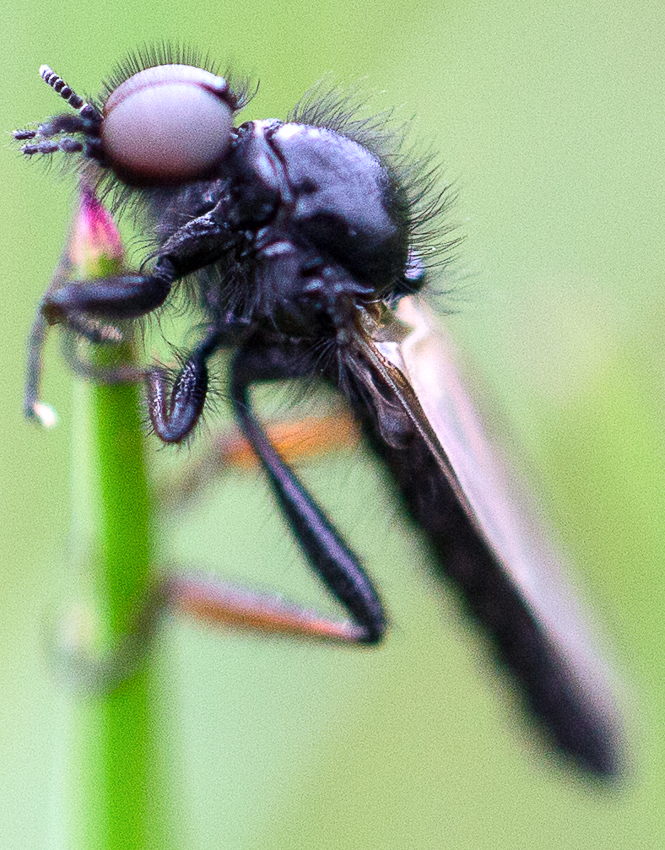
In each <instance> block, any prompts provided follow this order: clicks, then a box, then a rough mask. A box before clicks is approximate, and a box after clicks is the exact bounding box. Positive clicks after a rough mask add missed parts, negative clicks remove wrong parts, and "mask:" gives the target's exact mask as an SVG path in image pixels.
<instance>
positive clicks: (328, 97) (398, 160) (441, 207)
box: [287, 80, 463, 272]
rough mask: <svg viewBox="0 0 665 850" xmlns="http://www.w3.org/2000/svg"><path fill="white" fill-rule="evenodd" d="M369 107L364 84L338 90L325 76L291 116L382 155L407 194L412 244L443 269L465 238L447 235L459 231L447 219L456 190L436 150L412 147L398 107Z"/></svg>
mask: <svg viewBox="0 0 665 850" xmlns="http://www.w3.org/2000/svg"><path fill="white" fill-rule="evenodd" d="M369 106H370V98H368V97H367V95H366V94H364V92H363V91H362V87H361V85H360V84H356V85H354V86H351V87H348V88H346V89H339V88H334V87H332V83H331V81H330V80H322V81H321V82H319V83H317V84H316V85H315V86H313V87H312V88H311V89H309V90H308V91H307V92H305V94H304V95H303V97H302V98H301V99H300V101H299V102H298V103H297V104H296V106H295V107H294V109H292V110H291V111H290V113H289V115H288V118H287V120H288V121H290V122H293V123H296V124H307V125H310V126H313V127H324V128H326V129H328V130H333V131H334V132H336V133H340V134H341V135H343V136H346V137H347V138H349V139H352V140H353V141H354V142H357V143H358V144H359V145H362V146H363V147H364V148H367V150H369V151H370V152H371V153H373V154H374V155H375V156H376V157H377V158H379V159H380V160H381V162H382V163H383V164H384V165H385V166H386V167H387V168H388V169H389V171H390V172H391V173H392V175H393V178H394V180H395V183H396V185H398V186H401V187H402V190H403V192H404V211H403V212H404V215H405V217H406V221H407V226H408V229H409V236H410V238H409V242H410V245H411V247H412V248H413V250H414V252H415V253H416V254H417V255H418V256H419V257H420V259H421V260H422V261H423V262H424V263H425V265H426V267H427V269H428V270H429V271H430V272H431V271H435V270H441V269H443V268H445V267H446V266H447V265H448V264H449V263H450V262H452V261H453V260H454V259H455V257H454V254H453V253H452V252H453V249H454V248H455V247H457V245H459V243H460V242H461V241H462V239H463V237H462V236H455V237H453V238H450V239H449V238H447V237H448V235H449V234H451V233H453V232H454V231H455V230H456V229H457V225H456V224H455V223H454V222H451V221H449V220H448V219H449V213H450V210H451V208H452V207H453V206H454V204H455V200H456V198H457V193H456V191H455V190H454V188H453V187H452V186H450V185H447V184H446V183H445V181H444V180H443V177H442V169H441V167H440V166H439V165H438V164H437V163H436V156H435V154H434V153H433V152H427V151H426V152H425V153H424V154H423V153H420V152H417V151H416V150H415V149H414V147H413V146H410V145H409V143H408V138H409V127H408V126H407V124H406V122H404V121H400V120H398V119H397V118H396V116H395V110H394V109H385V110H383V111H382V112H378V113H376V112H374V113H372V112H371V111H370V110H369Z"/></svg>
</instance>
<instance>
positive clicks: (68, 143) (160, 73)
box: [14, 62, 246, 187]
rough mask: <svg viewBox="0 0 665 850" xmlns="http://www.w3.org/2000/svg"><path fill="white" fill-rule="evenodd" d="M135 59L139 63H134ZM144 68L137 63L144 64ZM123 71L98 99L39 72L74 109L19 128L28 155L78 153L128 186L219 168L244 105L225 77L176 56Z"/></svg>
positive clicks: (194, 176)
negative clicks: (86, 97)
mask: <svg viewBox="0 0 665 850" xmlns="http://www.w3.org/2000/svg"><path fill="white" fill-rule="evenodd" d="M135 65H136V63H135ZM139 67H140V66H139ZM131 70H133V71H135V72H134V73H124V74H122V73H121V74H120V75H119V77H118V79H116V80H114V82H113V84H110V85H108V86H107V87H106V91H105V92H104V94H103V95H102V96H101V98H99V103H97V102H92V101H90V102H87V101H85V100H84V99H83V98H82V97H80V96H79V95H78V94H76V92H75V91H74V90H73V89H72V88H71V87H70V86H68V85H67V83H65V81H64V80H63V79H62V78H61V77H59V76H58V75H57V74H56V73H55V72H54V71H52V70H51V68H49V67H48V66H47V65H43V66H42V67H41V68H40V70H39V73H40V76H41V77H42V79H43V80H44V82H45V83H47V84H48V85H49V86H51V88H52V89H53V90H54V91H55V92H57V93H58V94H59V95H60V96H61V97H62V98H63V99H64V100H65V101H66V102H67V103H68V105H69V106H70V107H71V108H72V110H73V112H66V113H63V114H60V115H56V116H54V117H53V118H50V119H49V120H48V121H45V122H44V123H42V124H40V125H39V126H38V128H37V129H36V130H17V131H15V132H14V138H15V139H16V140H17V141H20V142H23V143H24V144H23V145H22V148H21V150H22V153H23V154H25V155H26V156H35V155H38V154H41V155H50V154H54V153H56V152H58V151H60V152H62V153H65V154H68V155H72V154H74V155H78V156H80V158H81V159H80V163H81V166H82V168H84V169H85V168H86V166H90V165H93V166H94V165H96V166H100V167H102V168H103V169H105V170H107V173H108V171H110V172H112V174H113V175H115V176H116V177H117V178H118V179H119V180H120V181H121V182H122V183H124V184H125V185H127V186H130V187H151V186H168V185H180V184H185V183H191V182H193V181H197V180H203V179H206V178H208V177H210V176H211V175H213V174H214V173H215V171H216V170H217V168H218V167H219V164H220V163H221V162H222V160H223V159H224V157H225V156H226V154H227V153H228V151H229V149H230V147H231V143H232V139H233V133H234V129H233V117H234V114H235V113H236V112H237V111H239V110H240V109H241V108H242V107H243V106H244V105H245V102H246V100H245V98H244V95H243V94H242V93H241V94H235V93H234V92H233V91H232V90H231V87H230V85H229V83H228V81H227V80H226V79H225V78H224V77H222V76H218V75H217V74H215V73H213V72H212V71H208V70H206V69H204V68H198V67H194V66H192V65H188V64H182V63H179V62H174V63H168V64H158V65H152V66H149V67H144V68H141V69H140V70H136V67H132V69H131Z"/></svg>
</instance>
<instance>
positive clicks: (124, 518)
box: [58, 262, 175, 850]
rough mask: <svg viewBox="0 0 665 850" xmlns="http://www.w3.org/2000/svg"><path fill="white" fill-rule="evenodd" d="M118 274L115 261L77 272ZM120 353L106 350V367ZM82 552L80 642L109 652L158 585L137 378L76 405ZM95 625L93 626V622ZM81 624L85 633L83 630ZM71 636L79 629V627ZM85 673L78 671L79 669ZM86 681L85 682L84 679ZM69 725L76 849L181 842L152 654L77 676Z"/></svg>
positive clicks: (67, 802) (158, 847)
mask: <svg viewBox="0 0 665 850" xmlns="http://www.w3.org/2000/svg"><path fill="white" fill-rule="evenodd" d="M76 271H77V272H78V273H79V274H80V273H81V271H82V272H84V274H82V275H81V277H85V278H90V277H96V276H99V275H101V274H108V273H109V270H108V264H107V263H104V262H102V263H99V262H98V264H97V267H96V268H94V269H93V272H96V274H95V273H93V274H91V273H90V271H91V270H90V268H87V269H78V270H76ZM118 354H119V355H120V360H121V361H122V362H124V363H132V362H133V361H134V357H133V346H132V345H131V343H129V342H127V343H122V345H121V346H120V348H119V350H118V347H114V352H113V359H114V362H115V363H116V364H117V363H118ZM107 360H108V355H107V353H106V352H105V351H104V350H102V351H101V352H100V353H98V354H97V355H95V362H96V363H97V364H98V365H104V362H105V361H107ZM73 422H74V425H73V452H74V456H73V493H74V498H73V527H72V537H71V540H72V549H73V552H72V555H73V559H74V562H75V566H76V568H77V570H76V573H75V575H76V583H77V586H76V590H75V593H76V598H77V599H81V600H82V603H83V608H82V611H83V617H82V616H81V612H79V614H78V620H76V619H75V622H74V629H73V631H74V633H75V640H77V639H78V641H79V642H80V644H81V647H82V648H84V649H87V648H88V647H90V648H91V649H93V650H94V651H96V652H98V653H99V654H100V657H104V655H105V654H106V653H108V652H109V651H112V649H113V647H115V646H117V645H118V642H119V641H121V640H122V637H123V636H124V635H126V634H127V633H128V631H129V630H131V629H132V626H133V624H134V620H135V618H136V615H137V611H139V610H140V606H141V605H142V604H143V602H144V601H145V598H146V592H147V591H148V589H149V587H150V585H151V581H152V575H151V564H152V555H153V553H152V547H151V534H152V522H153V497H152V494H151V492H150V487H149V484H148V480H147V475H146V468H145V458H144V445H143V434H142V426H141V414H140V395H139V387H138V386H137V385H136V384H118V385H104V384H97V383H94V382H83V381H81V380H78V379H77V380H76V384H75V389H74V406H73ZM81 626H83V627H81ZM77 630H78V634H77ZM70 631H71V630H70ZM73 675H74V679H76V673H75V672H74V674H73ZM79 684H80V683H79ZM72 686H73V687H72V689H71V692H70V694H69V696H68V702H69V711H68V714H67V720H66V724H65V729H64V733H65V736H66V745H65V749H66V756H65V765H64V768H65V778H64V782H63V783H61V790H62V794H63V796H64V800H62V801H59V803H58V805H60V802H62V805H63V809H64V811H61V812H60V813H59V820H60V822H61V830H60V833H61V838H62V841H63V844H64V848H66V850H162V848H171V847H174V846H175V840H174V838H173V834H172V830H171V829H170V828H169V824H168V817H167V813H168V809H169V806H168V802H169V801H168V800H167V799H165V798H166V796H167V795H168V790H167V789H168V788H169V783H168V782H166V781H165V779H166V777H165V770H164V762H163V759H162V756H163V753H162V752H161V750H160V746H159V743H160V740H161V739H162V738H163V735H160V730H159V729H158V728H157V727H158V719H157V718H158V712H157V711H156V708H157V706H156V699H155V696H156V687H155V672H154V667H153V665H152V664H151V661H150V656H149V655H148V656H146V658H144V659H143V661H142V662H141V664H140V665H139V667H138V669H137V671H136V672H135V673H134V674H133V675H131V676H130V677H129V678H127V679H126V680H125V681H123V682H122V683H121V684H120V685H118V686H116V687H115V688H112V689H110V690H109V689H97V690H95V689H93V690H90V689H89V690H88V691H86V690H85V688H83V689H82V688H80V687H78V688H77V682H76V681H74V682H72Z"/></svg>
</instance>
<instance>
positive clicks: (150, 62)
mask: <svg viewBox="0 0 665 850" xmlns="http://www.w3.org/2000/svg"><path fill="white" fill-rule="evenodd" d="M159 65H191V66H192V67H194V68H203V69H204V70H205V71H209V72H210V73H211V74H215V75H216V76H220V77H224V79H226V80H227V81H228V83H229V87H230V89H231V91H232V92H233V94H234V95H235V98H236V101H237V109H238V110H240V109H243V108H244V107H245V106H246V105H247V104H248V103H249V101H250V100H251V99H252V98H253V97H254V95H255V94H256V90H257V89H258V86H254V87H253V86H252V85H251V83H250V81H249V80H246V79H243V78H236V77H234V75H233V74H231V73H230V72H229V71H228V70H226V71H224V70H223V68H222V66H221V64H220V63H219V62H218V60H216V59H213V57H212V56H211V54H210V51H202V50H200V49H198V48H196V47H192V46H191V45H183V44H171V43H169V42H166V41H162V42H159V43H157V44H144V45H142V46H141V47H139V48H138V49H137V50H135V51H132V52H131V53H129V54H128V55H127V56H126V57H125V58H124V59H123V60H122V61H121V62H119V63H118V64H117V65H116V66H115V67H114V69H113V70H112V72H111V74H110V76H109V77H107V78H106V79H105V80H104V83H103V90H102V94H101V96H100V97H99V102H100V103H104V101H105V100H106V99H107V98H108V97H109V95H110V94H111V92H113V91H114V90H115V89H117V88H118V86H119V85H121V84H122V83H124V82H125V80H128V79H129V78H130V77H133V76H134V74H138V73H139V72H140V71H145V70H146V68H156V67H157V66H159Z"/></svg>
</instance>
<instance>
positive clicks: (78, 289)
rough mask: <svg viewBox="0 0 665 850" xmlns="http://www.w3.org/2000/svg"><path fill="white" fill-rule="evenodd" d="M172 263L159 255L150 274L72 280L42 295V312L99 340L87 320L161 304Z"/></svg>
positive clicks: (132, 315) (139, 312) (131, 315)
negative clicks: (92, 279) (91, 280)
mask: <svg viewBox="0 0 665 850" xmlns="http://www.w3.org/2000/svg"><path fill="white" fill-rule="evenodd" d="M175 277H176V274H175V266H174V264H173V263H172V262H170V261H169V260H168V259H161V260H159V261H158V263H157V267H156V268H155V271H154V272H153V274H151V275H142V274H135V273H129V274H122V275H114V276H113V277H106V278H100V279H99V280H95V281H94V282H90V281H72V282H71V283H67V284H65V285H64V286H62V287H61V288H60V289H56V290H55V291H49V292H47V293H46V295H45V296H44V300H43V301H42V305H41V312H42V314H43V315H44V316H45V317H46V320H47V322H48V323H49V324H50V325H55V324H58V323H59V322H64V323H65V324H68V325H69V326H70V327H71V328H72V329H73V330H75V331H76V332H78V333H80V334H81V335H83V336H86V337H88V338H90V339H91V340H92V341H93V342H99V341H100V337H99V329H98V328H96V327H95V326H94V325H90V326H89V322H88V320H89V319H91V318H94V319H108V320H111V321H117V320H119V319H136V318H138V317H139V316H145V315H146V314H147V313H151V312H152V311H153V310H155V309H156V308H157V307H159V306H161V305H162V304H163V303H164V301H166V298H167V297H168V294H169V292H170V291H171V285H172V284H173V281H174V280H175Z"/></svg>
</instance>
